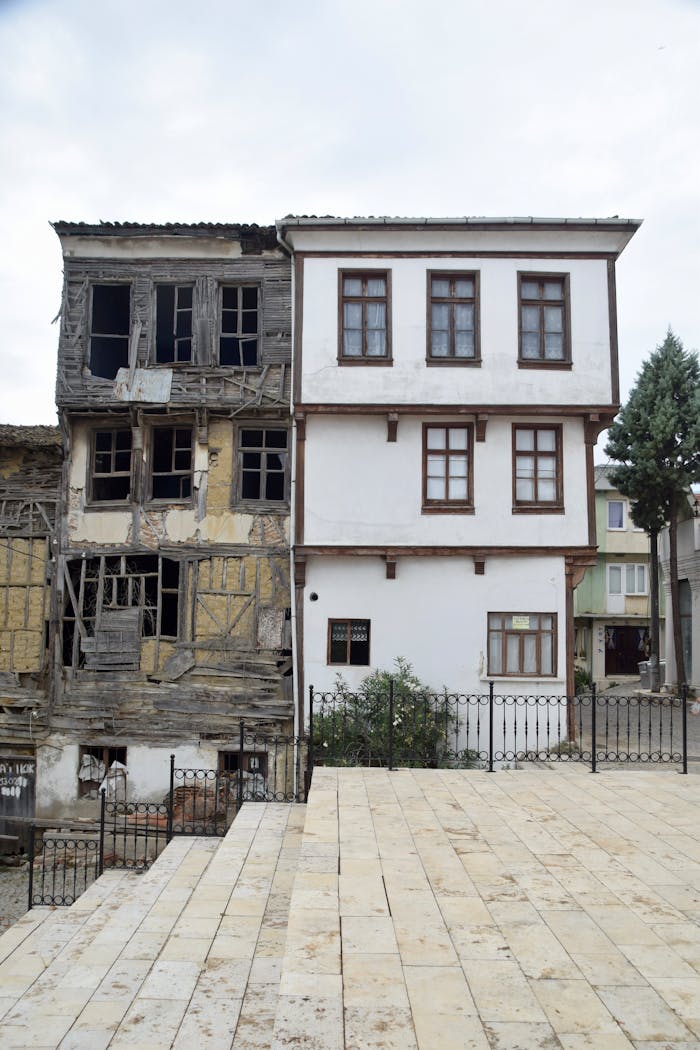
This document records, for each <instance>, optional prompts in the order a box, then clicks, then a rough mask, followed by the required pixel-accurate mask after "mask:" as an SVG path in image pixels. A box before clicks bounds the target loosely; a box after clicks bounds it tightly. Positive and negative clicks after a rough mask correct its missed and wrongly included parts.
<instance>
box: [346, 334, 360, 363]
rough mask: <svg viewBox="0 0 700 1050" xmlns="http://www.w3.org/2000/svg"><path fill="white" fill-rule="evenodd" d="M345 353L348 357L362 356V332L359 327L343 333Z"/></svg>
mask: <svg viewBox="0 0 700 1050" xmlns="http://www.w3.org/2000/svg"><path fill="white" fill-rule="evenodd" d="M343 353H344V354H345V356H346V357H362V332H361V331H359V329H352V330H350V331H348V330H346V331H345V332H344V333H343Z"/></svg>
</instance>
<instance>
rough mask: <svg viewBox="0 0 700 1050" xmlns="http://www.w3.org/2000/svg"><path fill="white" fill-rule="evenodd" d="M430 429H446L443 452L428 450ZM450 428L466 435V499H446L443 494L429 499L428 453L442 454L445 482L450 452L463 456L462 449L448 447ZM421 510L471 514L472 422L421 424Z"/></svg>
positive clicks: (472, 488) (472, 470) (472, 495)
mask: <svg viewBox="0 0 700 1050" xmlns="http://www.w3.org/2000/svg"><path fill="white" fill-rule="evenodd" d="M431 430H445V431H447V436H446V448H445V450H444V453H442V450H440V449H436V450H432V451H430V452H429V450H428V435H429V433H430V431H431ZM450 430H463V431H465V432H466V435H467V448H466V455H467V498H466V499H459V500H456V499H448V498H447V496H445V498H444V499H429V498H428V455H429V454H430V455H440V454H444V458H445V461H446V470H445V482H446V483H447V480H448V478H449V474H448V468H449V460H450V456H451V454H453V455H455V456H456V455H460V456H463V455H464V454H465V450H464V449H454V450H451V449H450V448H449V431H450ZM421 509H422V512H423V514H473V513H474V425H473V424H472V423H452V422H449V423H424V424H423V499H422V508H421Z"/></svg>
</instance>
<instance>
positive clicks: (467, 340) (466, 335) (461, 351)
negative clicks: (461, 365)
mask: <svg viewBox="0 0 700 1050" xmlns="http://www.w3.org/2000/svg"><path fill="white" fill-rule="evenodd" d="M455 357H474V333H473V332H455Z"/></svg>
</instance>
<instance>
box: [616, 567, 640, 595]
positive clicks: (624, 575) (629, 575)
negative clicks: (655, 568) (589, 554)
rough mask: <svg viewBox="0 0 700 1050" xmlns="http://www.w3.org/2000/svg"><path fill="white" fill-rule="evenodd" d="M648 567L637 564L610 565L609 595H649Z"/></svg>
mask: <svg viewBox="0 0 700 1050" xmlns="http://www.w3.org/2000/svg"><path fill="white" fill-rule="evenodd" d="M647 591H648V586H647V567H646V565H644V564H641V563H637V562H629V563H626V564H623V565H608V594H620V595H636V594H647Z"/></svg>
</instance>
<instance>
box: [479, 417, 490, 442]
mask: <svg viewBox="0 0 700 1050" xmlns="http://www.w3.org/2000/svg"><path fill="white" fill-rule="evenodd" d="M488 419H489V417H488V415H487V414H486V413H479V414H478V415H477V417H476V440H477V441H486V424H487V423H488Z"/></svg>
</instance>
